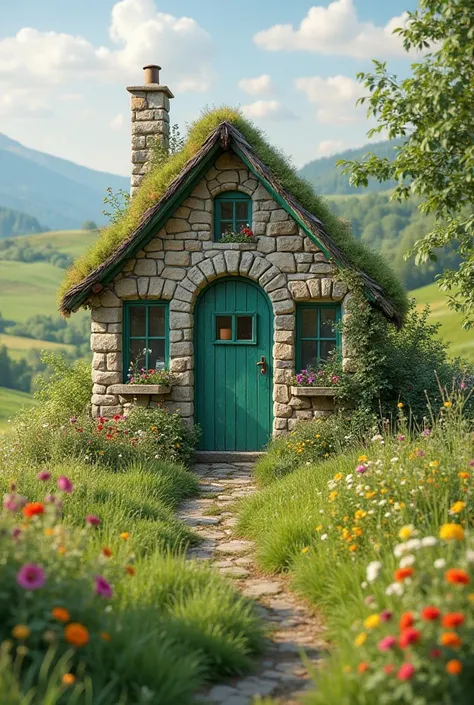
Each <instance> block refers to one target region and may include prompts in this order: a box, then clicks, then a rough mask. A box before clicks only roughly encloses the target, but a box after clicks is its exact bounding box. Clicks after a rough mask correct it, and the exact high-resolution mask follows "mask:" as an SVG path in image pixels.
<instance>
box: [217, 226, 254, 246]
mask: <svg viewBox="0 0 474 705" xmlns="http://www.w3.org/2000/svg"><path fill="white" fill-rule="evenodd" d="M219 242H229V243H230V242H256V237H255V233H254V232H253V230H252V228H251V227H249V225H248V224H247V225H241V227H240V230H239V232H238V233H236V232H234V231H233V230H230V231H227V232H225V233H224V234H223V235H222V236H221V238H220V240H219Z"/></svg>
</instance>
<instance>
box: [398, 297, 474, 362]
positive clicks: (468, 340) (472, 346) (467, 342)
mask: <svg viewBox="0 0 474 705" xmlns="http://www.w3.org/2000/svg"><path fill="white" fill-rule="evenodd" d="M410 295H411V296H414V297H415V298H416V300H417V304H418V306H417V307H418V309H420V310H421V309H423V308H424V306H425V304H429V305H430V308H431V316H430V320H431V321H432V322H433V323H440V324H441V328H440V335H441V337H442V338H443V339H444V340H445V341H447V342H449V352H450V354H451V355H452V356H453V357H463V358H466V359H467V360H471V361H473V362H474V330H464V329H463V327H462V317H461V316H460V314H459V313H456V312H455V311H452V310H451V309H450V308H449V306H448V297H447V295H446V294H445V293H443V292H442V291H440V290H439V288H438V286H437V284H430V285H429V286H423V287H421V289H415V291H411V292H410Z"/></svg>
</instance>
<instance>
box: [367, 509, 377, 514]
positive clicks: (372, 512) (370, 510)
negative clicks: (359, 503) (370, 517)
mask: <svg viewBox="0 0 474 705" xmlns="http://www.w3.org/2000/svg"><path fill="white" fill-rule="evenodd" d="M367 514H375V509H369V511H368V512H367Z"/></svg>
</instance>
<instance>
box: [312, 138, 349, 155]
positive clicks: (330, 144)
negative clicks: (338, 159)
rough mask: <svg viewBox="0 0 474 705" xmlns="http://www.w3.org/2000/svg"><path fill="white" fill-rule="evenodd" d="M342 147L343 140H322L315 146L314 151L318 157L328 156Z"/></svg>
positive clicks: (339, 150)
mask: <svg viewBox="0 0 474 705" xmlns="http://www.w3.org/2000/svg"><path fill="white" fill-rule="evenodd" d="M343 148H344V140H323V141H322V142H320V143H319V144H318V146H317V148H316V153H317V155H318V156H319V157H329V156H331V154H337V152H341V151H342V149H343Z"/></svg>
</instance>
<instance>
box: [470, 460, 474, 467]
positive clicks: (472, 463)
mask: <svg viewBox="0 0 474 705" xmlns="http://www.w3.org/2000/svg"><path fill="white" fill-rule="evenodd" d="M469 467H470V468H474V460H470V461H469Z"/></svg>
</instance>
